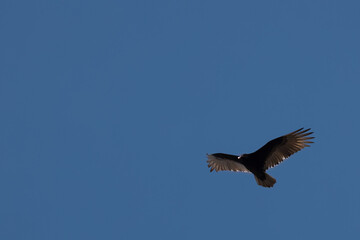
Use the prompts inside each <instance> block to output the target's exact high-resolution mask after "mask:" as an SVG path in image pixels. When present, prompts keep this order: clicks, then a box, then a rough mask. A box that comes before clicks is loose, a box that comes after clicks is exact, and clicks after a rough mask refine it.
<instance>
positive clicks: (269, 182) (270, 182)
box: [254, 173, 276, 187]
mask: <svg viewBox="0 0 360 240" xmlns="http://www.w3.org/2000/svg"><path fill="white" fill-rule="evenodd" d="M254 176H255V175H254ZM255 180H256V182H257V184H259V185H260V186H263V187H273V186H274V184H275V183H276V179H275V178H273V177H272V176H270V175H269V174H267V173H265V175H264V177H263V179H260V178H258V177H257V176H255Z"/></svg>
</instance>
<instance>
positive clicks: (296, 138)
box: [207, 128, 314, 187]
mask: <svg viewBox="0 0 360 240" xmlns="http://www.w3.org/2000/svg"><path fill="white" fill-rule="evenodd" d="M309 130H310V129H306V130H303V128H301V129H299V130H296V131H294V132H292V133H289V134H287V135H284V136H281V137H278V138H275V139H273V140H271V141H269V142H268V143H267V144H265V145H264V146H263V147H261V148H260V149H259V150H257V151H255V152H253V153H250V154H243V155H240V156H236V155H231V154H225V153H215V154H210V155H208V160H207V162H208V167H209V168H210V172H212V171H213V170H215V171H216V172H217V171H236V172H251V173H253V174H254V176H255V180H256V182H257V183H258V184H259V185H261V186H263V187H272V186H274V184H275V183H276V180H275V178H273V177H271V176H270V175H269V174H267V173H266V170H267V169H269V168H272V167H274V166H276V165H278V164H279V163H281V162H282V161H283V160H285V159H286V158H288V157H290V156H291V155H292V154H294V153H296V152H298V151H300V150H301V149H303V148H304V147H309V145H308V144H309V143H313V142H311V141H309V140H310V139H313V138H314V137H309V135H310V134H312V132H308V131H309Z"/></svg>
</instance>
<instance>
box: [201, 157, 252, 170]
mask: <svg viewBox="0 0 360 240" xmlns="http://www.w3.org/2000/svg"><path fill="white" fill-rule="evenodd" d="M207 157H208V160H207V163H208V167H209V168H210V172H212V171H214V170H215V171H216V172H218V171H234V172H250V171H249V170H248V169H247V168H246V167H245V166H244V165H242V164H241V163H238V162H236V161H234V160H231V159H229V158H225V157H217V156H214V155H212V154H207Z"/></svg>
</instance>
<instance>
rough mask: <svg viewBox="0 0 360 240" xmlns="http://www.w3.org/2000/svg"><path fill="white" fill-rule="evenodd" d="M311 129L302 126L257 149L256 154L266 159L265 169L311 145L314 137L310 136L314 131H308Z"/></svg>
mask: <svg viewBox="0 0 360 240" xmlns="http://www.w3.org/2000/svg"><path fill="white" fill-rule="evenodd" d="M309 130H310V128H309V129H306V130H303V128H300V129H298V130H296V131H294V132H292V133H289V134H287V135H284V136H282V137H279V138H275V139H273V140H271V141H270V142H268V143H267V144H265V145H264V146H263V147H262V148H260V149H259V150H257V151H256V152H255V153H254V154H256V155H258V156H260V157H261V159H265V162H264V170H266V169H269V168H272V167H275V166H276V165H278V164H279V163H281V162H282V161H284V160H285V159H287V158H288V157H290V156H291V155H293V154H294V153H296V152H298V151H300V150H301V149H303V148H305V147H310V146H309V143H313V142H312V141H309V140H310V139H313V138H314V137H309V135H310V134H312V133H313V132H308V131H309Z"/></svg>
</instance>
